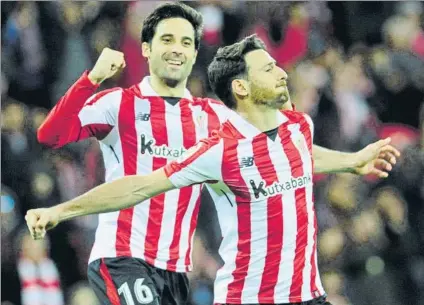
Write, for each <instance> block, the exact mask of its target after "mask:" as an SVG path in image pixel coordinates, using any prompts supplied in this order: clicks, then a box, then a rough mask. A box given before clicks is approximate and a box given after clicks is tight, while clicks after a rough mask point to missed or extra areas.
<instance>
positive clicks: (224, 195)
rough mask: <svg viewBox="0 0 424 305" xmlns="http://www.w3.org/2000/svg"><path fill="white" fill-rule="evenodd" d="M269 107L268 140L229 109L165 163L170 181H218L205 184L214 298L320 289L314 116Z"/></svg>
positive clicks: (303, 297) (258, 298)
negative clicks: (215, 236)
mask: <svg viewBox="0 0 424 305" xmlns="http://www.w3.org/2000/svg"><path fill="white" fill-rule="evenodd" d="M276 115H277V116H278V120H279V122H280V125H279V128H278V133H277V136H276V139H275V141H273V140H271V139H270V138H269V137H268V136H267V135H266V134H265V133H261V132H260V131H259V130H257V129H256V128H255V127H254V126H252V125H251V124H249V123H248V122H247V121H245V120H244V119H243V118H241V117H240V116H233V117H231V118H230V119H229V121H228V122H227V123H225V124H224V126H223V129H222V130H221V131H220V135H218V136H216V137H214V138H211V139H208V140H205V141H203V142H202V144H200V145H199V147H198V149H197V151H194V152H192V154H190V155H189V156H188V157H185V158H182V159H181V160H178V161H175V162H173V163H171V164H170V165H168V166H167V167H166V173H167V175H168V177H169V178H170V180H171V181H172V183H173V184H174V185H175V186H177V187H183V186H186V185H190V184H193V183H200V182H203V181H206V180H218V181H219V182H218V183H216V184H209V185H208V188H209V190H210V193H211V195H212V198H213V199H214V202H215V204H216V208H217V212H218V218H219V221H220V226H221V230H222V235H223V240H222V243H221V246H220V250H219V251H220V255H221V257H222V259H223V260H224V266H223V267H222V268H221V269H220V270H218V273H217V276H216V280H215V289H214V291H215V302H216V303H230V304H249V303H273V304H276V303H297V302H304V301H308V300H311V299H314V298H316V297H318V296H321V295H323V294H324V289H323V287H322V284H321V281H320V277H319V274H318V269H317V255H316V229H317V224H316V218H315V210H314V207H313V204H314V203H313V194H312V192H313V186H312V174H313V162H312V138H313V124H312V121H311V120H310V118H309V117H308V116H307V115H305V114H302V113H300V112H296V111H284V112H282V113H281V112H277V113H276ZM261 183H262V184H261Z"/></svg>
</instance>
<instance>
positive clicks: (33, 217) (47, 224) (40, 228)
mask: <svg viewBox="0 0 424 305" xmlns="http://www.w3.org/2000/svg"><path fill="white" fill-rule="evenodd" d="M25 220H26V223H27V226H28V229H29V232H30V233H31V236H32V238H33V239H43V238H44V236H45V235H46V231H47V230H50V229H53V228H54V227H55V226H57V224H58V223H59V213H58V211H57V210H56V209H55V208H54V207H53V208H47V209H34V210H29V211H28V212H27V214H26V215H25Z"/></svg>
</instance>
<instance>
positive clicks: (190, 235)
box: [185, 196, 200, 271]
mask: <svg viewBox="0 0 424 305" xmlns="http://www.w3.org/2000/svg"><path fill="white" fill-rule="evenodd" d="M199 208H200V196H199V198H197V200H196V205H195V207H194V210H193V215H192V216H191V221H190V229H189V233H188V250H187V253H186V257H185V265H186V266H190V265H191V246H192V244H193V242H192V240H193V234H194V231H195V230H196V226H197V217H198V216H199ZM187 271H189V270H187Z"/></svg>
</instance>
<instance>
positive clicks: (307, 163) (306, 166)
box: [26, 27, 398, 304]
mask: <svg viewBox="0 0 424 305" xmlns="http://www.w3.org/2000/svg"><path fill="white" fill-rule="evenodd" d="M158 29H159V27H158ZM158 32H159V30H158ZM208 74H209V78H210V82H211V85H212V88H213V89H214V91H215V93H216V94H217V95H218V96H219V97H220V98H221V99H222V100H223V101H224V102H225V104H226V105H227V106H229V107H230V108H233V109H234V110H236V112H238V114H235V113H234V114H233V115H231V116H229V119H228V121H227V122H225V123H224V124H223V126H222V129H221V130H220V131H219V132H217V133H215V134H214V135H213V136H212V137H210V138H208V139H206V140H202V141H200V142H199V143H198V144H197V145H195V146H194V147H192V148H191V149H190V150H189V151H188V152H187V153H185V154H184V156H182V157H179V158H178V160H174V161H172V162H170V163H168V164H167V165H165V166H164V167H163V168H159V169H158V168H153V170H154V171H153V172H152V173H151V174H145V172H142V171H138V172H137V173H138V174H142V175H138V176H135V175H133V176H126V177H123V178H120V179H117V180H115V181H113V182H109V183H106V184H104V185H101V186H98V187H96V188H95V189H93V190H91V191H90V192H88V193H86V194H84V195H82V196H80V197H78V198H75V199H73V200H71V201H69V202H66V203H63V204H60V205H57V206H55V207H51V208H48V209H36V210H30V211H28V213H27V216H26V220H27V224H28V227H29V230H30V232H31V234H32V236H33V237H34V238H36V239H38V238H42V237H43V236H44V235H45V233H46V230H48V229H51V228H53V227H55V226H56V225H57V224H58V223H59V222H61V221H64V220H67V219H70V218H73V217H77V216H81V215H88V214H94V213H104V212H109V213H108V214H103V215H101V216H102V217H109V219H110V220H109V222H110V223H115V222H116V219H114V218H113V217H112V216H110V215H115V214H114V213H116V212H113V211H119V210H124V211H126V210H127V209H128V208H131V207H133V206H136V205H137V204H138V203H140V202H142V203H141V204H139V205H137V207H136V208H137V209H138V208H140V210H141V211H142V210H143V209H146V207H149V206H151V205H152V198H161V197H157V196H158V195H159V196H164V195H160V194H163V193H164V192H168V193H167V195H168V194H171V192H175V191H176V190H175V189H176V188H181V190H183V189H184V188H187V187H190V186H196V185H199V184H201V183H205V182H206V183H209V184H208V189H209V192H210V193H211V195H212V198H213V199H214V202H215V205H216V207H217V211H218V217H219V221H220V225H221V228H222V232H223V240H222V243H221V246H220V255H221V256H222V258H223V260H224V266H223V268H221V269H220V270H219V272H218V274H217V278H216V280H215V302H217V303H228V304H254V303H264V304H278V303H297V302H308V304H324V302H325V293H324V290H323V288H322V285H321V282H320V278H319V272H318V268H317V261H316V259H317V258H316V228H317V225H316V218H315V211H314V207H313V200H312V198H313V196H312V174H313V162H312V147H313V146H312V141H313V124H312V121H311V119H310V118H309V117H308V116H307V115H306V114H303V113H300V112H296V111H290V110H286V111H280V109H281V108H284V107H283V106H284V105H285V104H287V103H289V100H290V98H289V93H288V89H287V83H286V82H287V74H286V73H285V72H284V71H283V70H282V69H281V68H279V67H277V66H276V64H275V61H274V60H273V59H272V58H271V57H270V56H269V54H268V53H267V52H266V51H265V48H264V46H263V44H262V42H261V41H260V40H259V39H257V38H256V37H254V36H252V37H248V38H246V39H244V40H243V41H241V42H240V43H237V44H234V45H231V46H228V47H225V48H222V49H220V50H219V51H218V53H217V55H216V56H215V58H214V61H213V62H212V64H211V65H210V67H209V71H208ZM124 93H125V92H124ZM124 93H122V94H124ZM140 102H142V100H141V99H140V100H137V103H140ZM180 103H181V101H180ZM133 105H134V102H133ZM151 105H153V103H151ZM136 107H137V106H136ZM152 107H153V106H152ZM121 111H122V110H121ZM151 115H152V116H153V115H154V113H152V114H151ZM121 124H122V123H121ZM137 124H138V123H137ZM144 128H145V127H144ZM138 130H140V131H139V132H142V131H143V127H140V128H137V131H138ZM122 135H124V134H122ZM142 139H143V138H141V141H142ZM134 141H136V140H134ZM389 142H390V139H386V140H381V141H379V142H376V143H373V144H371V145H369V146H367V147H366V148H364V149H363V150H361V151H360V152H358V153H352V154H344V155H343V156H344V158H343V161H340V162H339V163H340V164H339V166H340V169H342V168H344V170H348V171H349V170H350V171H353V172H356V173H360V174H365V173H377V174H379V175H380V176H385V175H387V172H386V170H390V167H391V166H390V162H392V163H394V162H395V160H394V159H395V157H396V156H397V155H398V152H397V151H396V150H395V149H394V148H392V147H391V146H390V145H389ZM145 143H146V142H145ZM124 145H125V144H122V146H124ZM140 153H141V152H139V154H140ZM335 154H336V153H335ZM135 157H137V156H135ZM140 159H141V158H140ZM386 160H388V161H386ZM127 162H128V161H127ZM124 163H125V161H124ZM142 165H143V162H142V161H140V165H138V166H137V168H138V167H142ZM117 167H118V166H117ZM118 168H119V167H118ZM124 168H125V167H124ZM149 170H150V169H149ZM125 174H128V173H125ZM143 174H144V175H143ZM121 175H122V174H121ZM180 192H182V191H180ZM192 192H194V191H192ZM155 196H156V197H155ZM174 196H175V195H174ZM177 198H178V197H177ZM181 205H182V204H181V202H180V201H178V200H174V202H172V201H171V200H169V201H167V200H162V201H161V204H159V203H158V205H157V206H158V207H159V208H160V209H162V210H163V209H165V208H169V209H173V210H174V211H175V209H178V208H179V207H180V206H181ZM187 206H189V202H187V203H186V206H185V207H186V208H187ZM177 211H178V210H177ZM195 213H196V211H193V214H195ZM177 214H178V213H177ZM115 217H116V216H115ZM151 217H155V213H152V214H151ZM186 217H187V216H186ZM193 217H195V216H193ZM163 219H165V218H163ZM149 221H150V219H147V217H146V218H145V219H143V218H141V217H140V218H139V219H137V226H145V225H146V224H147V223H148V222H149ZM167 221H169V219H167ZM169 222H170V221H169ZM169 222H168V223H169ZM163 228H164V226H162V231H163V232H164V233H163V234H166V233H168V234H169V233H172V234H176V233H175V228H172V227H171V228H169V226H167V227H166V228H167V229H166V230H165V229H163ZM180 228H181V229H180V234H187V233H189V232H190V231H189V228H185V227H180ZM128 230H129V231H130V232H131V229H130V228H128ZM183 230H187V231H186V232H183ZM109 232H114V231H107V233H109ZM132 232H133V234H134V228H133V229H132ZM137 233H138V232H137ZM98 236H99V234H98ZM107 238H109V239H110V234H109V235H107V236H106V237H104V239H102V240H101V242H106V243H107V241H106V240H105V239H107ZM114 242H115V241H114ZM116 242H117V241H116ZM96 243H97V241H96ZM159 244H160V240H159ZM151 246H152V247H154V246H155V245H154V244H153V243H152V244H151ZM95 247H96V246H95ZM131 249H137V248H136V247H132V248H131ZM131 254H132V256H133V260H134V264H133V265H132V266H135V265H136V263H137V262H138V259H137V256H136V255H137V252H136V251H134V252H132V253H131ZM116 256H119V255H116ZM188 257H189V256H188ZM142 259H145V256H143V257H142ZM125 260H129V258H125ZM105 261H107V259H105V258H101V260H100V262H101V263H100V264H102V263H103V264H104V262H105ZM147 262H148V263H149V261H147ZM113 263H114V264H113V265H110V266H111V267H113V269H109V270H113V271H115V270H119V269H122V275H121V277H124V276H125V272H128V273H129V274H130V275H131V273H132V272H134V271H133V270H132V269H131V266H130V267H126V265H125V264H123V263H124V260H119V259H115V261H113ZM138 264H140V265H141V266H143V268H147V267H148V266H149V265H148V264H146V263H144V262H143V261H141V260H140V262H138ZM106 267H109V266H107V265H106ZM149 268H151V267H149ZM159 268H161V267H160V266H159ZM101 270H103V273H105V272H106V271H107V270H108V269H107V268H105V267H103V269H101ZM105 270H106V271H105ZM138 271H139V269H138ZM100 272H102V271H100ZM130 275H128V278H129V277H130ZM148 275H149V273H148V272H144V273H141V274H139V275H138V278H134V280H135V281H134V285H135V294H136V296H137V298H138V297H144V299H143V301H144V302H145V304H150V303H148V302H147V301H148V300H146V298H150V299H152V298H153V297H154V296H156V293H157V292H156V290H155V291H153V292H152V289H154V288H155V286H151V285H150V286H149V283H150V278H149V277H148ZM119 279H120V278H119V277H118V279H116V278H114V279H113V284H114V285H115V286H116V288H117V289H118V293H121V292H122V293H123V294H124V295H125V293H126V292H125V291H127V292H128V294H129V297H131V291H129V290H128V289H130V288H131V286H130V288H129V287H128V284H129V283H128V282H126V281H121V282H119ZM146 285H147V286H146ZM146 287H147V288H146ZM125 289H127V290H125ZM111 290H113V289H111ZM142 292H143V293H142ZM160 292H161V291H159V293H160ZM109 293H110V294H111V295H112V293H115V295H116V294H117V293H116V290H114V292H110V290H109ZM137 293H138V294H137ZM116 297H117V296H116ZM150 299H149V300H150ZM150 301H152V302H151V304H155V303H154V302H153V300H150ZM111 302H112V304H114V303H113V300H112V301H111ZM140 302H141V301H140ZM320 302H321V303H320ZM162 303H163V304H166V303H164V302H163V301H162ZM305 304H306V303H305Z"/></svg>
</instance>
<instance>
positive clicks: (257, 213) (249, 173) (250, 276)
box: [237, 141, 268, 303]
mask: <svg viewBox="0 0 424 305" xmlns="http://www.w3.org/2000/svg"><path fill="white" fill-rule="evenodd" d="M245 143H246V144H245V145H239V146H238V154H237V155H238V159H239V160H241V159H242V158H243V157H253V156H254V153H253V146H252V142H251V141H249V143H247V142H245ZM241 174H242V177H243V180H244V183H245V184H246V185H248V186H249V185H250V182H249V181H250V180H251V179H252V178H253V177H256V178H257V179H255V181H256V183H259V181H261V180H262V179H260V178H261V174H260V172H259V170H258V168H257V166H256V164H254V165H253V166H251V167H245V168H242V169H241ZM251 197H252V203H251V204H250V225H251V235H250V236H251V239H250V251H251V253H250V262H249V269H248V272H247V276H246V280H245V283H244V288H243V291H242V296H241V302H242V303H258V302H259V300H258V294H259V288H260V286H261V282H262V277H263V276H265V277H266V274H264V267H265V258H266V255H267V240H268V222H267V220H268V207H267V205H266V204H262V203H261V202H257V203H255V201H256V198H255V196H254V194H251Z"/></svg>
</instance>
